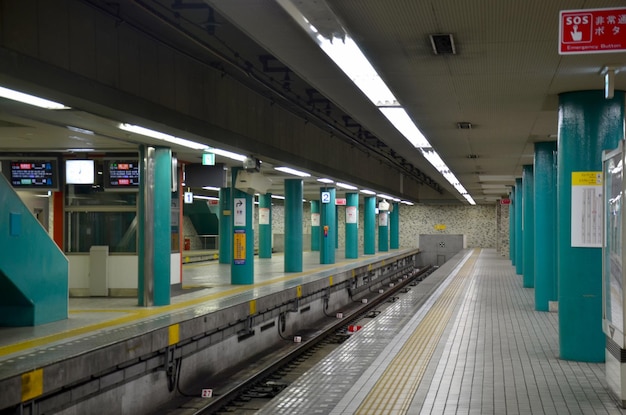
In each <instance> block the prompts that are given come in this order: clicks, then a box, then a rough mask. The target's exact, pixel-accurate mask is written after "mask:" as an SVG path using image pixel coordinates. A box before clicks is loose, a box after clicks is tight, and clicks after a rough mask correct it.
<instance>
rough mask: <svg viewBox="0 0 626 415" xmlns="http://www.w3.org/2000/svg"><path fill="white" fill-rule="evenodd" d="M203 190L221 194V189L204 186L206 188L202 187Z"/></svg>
mask: <svg viewBox="0 0 626 415" xmlns="http://www.w3.org/2000/svg"><path fill="white" fill-rule="evenodd" d="M202 188H203V189H205V190H215V191H216V192H219V191H220V188H219V187H213V186H204V187H202Z"/></svg>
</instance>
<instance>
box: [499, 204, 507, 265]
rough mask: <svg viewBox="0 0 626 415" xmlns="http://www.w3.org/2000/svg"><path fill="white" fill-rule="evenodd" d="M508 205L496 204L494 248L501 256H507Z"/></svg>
mask: <svg viewBox="0 0 626 415" xmlns="http://www.w3.org/2000/svg"><path fill="white" fill-rule="evenodd" d="M509 208H510V205H501V204H497V205H496V222H497V226H496V233H497V237H496V250H497V251H498V253H499V254H500V255H502V256H506V257H508V256H509V245H510V239H509V225H510V222H509V211H510V209H509Z"/></svg>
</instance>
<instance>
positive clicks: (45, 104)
mask: <svg viewBox="0 0 626 415" xmlns="http://www.w3.org/2000/svg"><path fill="white" fill-rule="evenodd" d="M311 27H313V26H311ZM338 43H341V42H338ZM354 47H356V45H354ZM357 50H358V47H357ZM359 52H360V51H359ZM361 56H362V54H361ZM362 59H365V57H364V56H362ZM362 64H364V65H365V64H367V65H369V62H367V60H366V59H365V62H362ZM369 66H370V68H371V65H369ZM372 70H373V68H372ZM374 74H375V77H376V78H377V80H376V79H374V84H375V85H376V87H378V88H382V87H384V88H387V86H386V85H385V84H384V83H382V80H380V78H379V77H378V75H377V74H376V73H375V72H374ZM381 84H382V86H381ZM387 91H389V90H388V89H387ZM388 95H389V97H388V98H390V99H394V100H395V98H393V96H392V95H391V92H388ZM0 97H1V98H7V99H10V100H13V101H18V102H21V103H24V104H28V105H33V106H36V107H39V108H45V109H51V110H63V109H70V107H67V106H65V105H64V104H61V103H58V102H54V101H50V100H47V99H44V98H40V97H37V96H34V95H29V94H25V93H23V92H19V91H15V90H12V89H8V88H4V87H2V86H0ZM388 109H389V108H387V109H384V108H381V111H383V110H385V111H387V110H388ZM400 109H401V108H400ZM403 111H404V110H403ZM383 113H384V111H383ZM395 114H396V115H394V117H395V116H397V114H399V113H395ZM405 114H406V113H405ZM407 118H408V115H407ZM409 121H410V120H409ZM413 127H414V125H413ZM67 128H68V129H70V130H71V131H75V132H80V133H83V134H89V135H94V132H93V131H91V130H84V129H81V128H78V127H73V126H68V127H67ZM118 128H119V129H121V130H124V131H127V132H130V133H134V134H140V135H144V136H146V137H151V138H155V139H157V140H162V141H165V142H168V143H171V144H177V145H180V146H183V147H188V148H191V149H194V150H204V151H205V152H209V153H213V154H217V155H221V156H223V157H227V158H230V159H233V160H237V161H244V160H245V159H246V158H247V156H245V155H243V154H237V153H233V152H231V151H227V150H222V149H219V148H212V147H210V146H208V145H206V144H203V143H198V142H196V141H191V140H187V139H185V138H180V137H175V136H173V135H171V134H166V133H163V132H160V131H156V130H152V129H149V128H146V127H142V126H139V125H133V124H127V123H120V124H119V125H118ZM415 130H417V127H415ZM406 131H407V133H410V131H412V129H411V128H410V126H408V128H407V130H406ZM417 132H418V133H419V131H417ZM411 134H415V131H413V132H412V133H411ZM420 135H421V133H420ZM421 137H422V138H423V136H421ZM423 140H424V141H425V142H426V143H427V141H426V139H425V138H423ZM417 142H420V141H417ZM416 147H417V145H416ZM89 150H91V149H84V150H83V151H89ZM433 152H434V150H433ZM435 154H436V153H435ZM439 160H441V159H439ZM441 163H443V161H442V162H441ZM274 169H275V170H278V171H281V172H283V173H288V174H293V175H295V176H298V177H311V174H309V173H307V172H303V171H300V170H296V169H293V168H291V167H286V166H282V167H275V168H274ZM448 172H449V170H448ZM449 174H452V173H449ZM453 176H454V175H453ZM444 177H445V176H444ZM317 181H319V182H321V183H326V184H331V183H334V184H336V185H337V187H341V188H344V189H347V190H358V188H357V187H356V186H353V185H350V184H347V183H341V182H334V181H333V180H331V179H328V178H320V179H317ZM457 183H458V181H457ZM459 186H460V184H459ZM461 187H462V186H461ZM205 189H209V188H208V187H205ZM209 190H213V189H209ZM463 190H464V189H463ZM360 192H361V193H363V194H367V195H375V194H376V192H373V191H371V190H366V189H361V190H360ZM378 196H379V197H382V198H384V199H389V200H392V201H394V202H401V203H404V204H406V205H411V206H412V205H413V203H411V202H409V201H405V200H400V199H399V198H396V197H392V196H388V195H380V194H379V195H378ZM468 196H469V195H468ZM272 197H273V198H275V199H284V198H285V197H284V196H279V195H272ZM194 198H195V199H207V200H218V199H217V198H214V197H212V196H200V195H194ZM466 198H467V196H466ZM470 199H471V197H470ZM303 201H305V200H303ZM472 202H473V200H472ZM472 204H474V203H472Z"/></svg>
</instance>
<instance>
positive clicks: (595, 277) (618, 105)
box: [557, 90, 624, 362]
mask: <svg viewBox="0 0 626 415" xmlns="http://www.w3.org/2000/svg"><path fill="white" fill-rule="evenodd" d="M623 137H624V92H623V91H615V94H614V98H612V99H605V98H604V92H603V91H602V90H594V91H578V92H568V93H563V94H560V95H559V138H558V156H557V158H558V161H557V184H558V185H557V212H558V214H557V218H558V224H557V229H558V232H557V272H558V287H559V291H558V296H557V298H558V301H559V346H560V357H561V358H562V359H566V360H578V361H586V362H603V361H604V352H605V350H604V349H605V336H604V334H603V332H602V252H601V251H602V249H601V246H602V240H601V239H602V211H603V210H602V198H601V197H600V194H601V192H602V184H601V176H600V177H599V178H596V173H600V174H601V173H602V151H603V150H609V149H613V148H615V147H617V144H618V142H619V140H620V139H621V138H623ZM598 180H599V181H600V185H599V186H597V185H596V181H598ZM595 200H598V202H597V204H596V203H595ZM588 202H591V203H588ZM583 224H584V226H585V227H584V228H583ZM583 229H585V232H582V230H583Z"/></svg>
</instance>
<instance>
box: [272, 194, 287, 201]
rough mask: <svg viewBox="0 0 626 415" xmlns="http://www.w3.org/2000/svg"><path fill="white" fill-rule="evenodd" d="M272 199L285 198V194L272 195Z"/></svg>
mask: <svg viewBox="0 0 626 415" xmlns="http://www.w3.org/2000/svg"><path fill="white" fill-rule="evenodd" d="M272 199H281V200H283V199H285V196H281V195H272Z"/></svg>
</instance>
